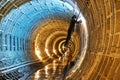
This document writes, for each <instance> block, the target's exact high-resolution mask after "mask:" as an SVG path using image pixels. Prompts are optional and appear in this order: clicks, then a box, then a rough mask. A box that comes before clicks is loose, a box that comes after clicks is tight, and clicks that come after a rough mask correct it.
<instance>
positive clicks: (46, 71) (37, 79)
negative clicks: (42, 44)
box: [27, 60, 66, 80]
mask: <svg viewBox="0 0 120 80" xmlns="http://www.w3.org/2000/svg"><path fill="white" fill-rule="evenodd" d="M65 65H66V63H65V61H64V62H62V61H58V60H54V61H53V62H52V63H50V64H48V65H46V66H45V67H44V68H42V69H39V70H38V71H36V72H35V73H34V74H32V75H31V76H29V77H28V78H27V80H62V76H63V75H62V74H63V71H64V67H65Z"/></svg>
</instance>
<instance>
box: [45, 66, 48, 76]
mask: <svg viewBox="0 0 120 80" xmlns="http://www.w3.org/2000/svg"><path fill="white" fill-rule="evenodd" d="M45 74H48V66H45Z"/></svg>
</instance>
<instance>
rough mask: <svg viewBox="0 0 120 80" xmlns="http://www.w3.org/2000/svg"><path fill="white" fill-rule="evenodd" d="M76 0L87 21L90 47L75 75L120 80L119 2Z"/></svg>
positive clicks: (103, 79)
mask: <svg viewBox="0 0 120 80" xmlns="http://www.w3.org/2000/svg"><path fill="white" fill-rule="evenodd" d="M76 1H77V2H78V4H79V6H80V9H81V12H82V13H83V14H84V16H85V18H86V20H87V24H88V31H89V45H88V46H89V47H88V51H87V54H88V55H87V56H86V59H85V60H84V64H83V66H82V67H81V70H80V71H79V73H80V74H78V76H75V80H79V79H83V80H119V79H120V76H119V75H120V37H119V36H120V34H119V33H120V27H119V24H120V21H119V20H120V1H119V0H85V1H84V0H76ZM76 75H77V74H76ZM80 75H81V77H80ZM78 77H79V79H78Z"/></svg>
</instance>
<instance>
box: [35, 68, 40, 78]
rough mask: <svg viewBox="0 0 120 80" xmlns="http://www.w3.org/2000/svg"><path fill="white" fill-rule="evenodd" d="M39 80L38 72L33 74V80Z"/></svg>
mask: <svg viewBox="0 0 120 80" xmlns="http://www.w3.org/2000/svg"><path fill="white" fill-rule="evenodd" d="M39 78H40V76H39V70H38V71H37V72H36V73H35V76H34V80H38V79H39Z"/></svg>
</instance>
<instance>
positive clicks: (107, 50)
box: [0, 0, 120, 80]
mask: <svg viewBox="0 0 120 80" xmlns="http://www.w3.org/2000/svg"><path fill="white" fill-rule="evenodd" d="M64 1H65V0H63V2H62V0H61V1H59V0H45V1H43V0H41V1H39V0H33V1H27V0H22V1H20V0H12V1H8V2H5V1H4V0H2V1H1V2H0V6H1V7H0V20H1V22H0V33H2V32H3V33H5V34H9V35H13V36H17V37H18V38H19V37H20V39H22V40H25V41H29V39H30V37H31V36H32V34H33V32H34V30H35V29H36V28H37V26H40V25H42V24H44V23H45V22H46V21H49V19H51V20H54V19H56V20H60V19H62V21H65V22H66V23H65V24H63V25H68V22H69V20H70V18H71V16H72V15H73V14H74V13H73V8H72V7H71V6H69V5H67V4H66V3H64ZM76 2H77V4H78V6H79V8H80V11H81V13H82V14H83V16H84V17H85V19H86V23H87V28H88V33H89V43H88V49H87V52H86V53H87V55H86V57H85V59H84V61H83V62H82V66H81V67H80V68H79V70H78V71H77V72H76V73H75V74H74V75H72V79H73V80H81V79H83V80H106V79H108V80H119V79H120V27H119V25H120V1H119V0H76ZM63 3H64V4H66V5H63ZM62 21H61V22H62ZM55 24H56V25H57V23H55ZM58 24H59V23H58ZM59 25H61V24H59ZM16 33H17V34H16ZM29 34H30V36H29ZM35 35H36V34H35ZM23 37H24V38H23ZM32 37H33V36H32ZM0 38H1V37H0ZM27 39H28V40H27ZM33 39H34V37H33ZM4 44H5V43H4ZM28 45H29V44H28ZM2 47H3V45H2V44H1V50H2ZM4 48H5V47H4ZM27 48H28V47H27ZM5 50H6V48H5ZM15 50H17V49H15ZM18 50H19V47H18ZM27 50H28V49H27ZM1 52H2V51H1ZM13 53H14V54H15V51H14V52H11V53H9V58H11V57H13V56H11V55H10V54H13ZM22 53H23V54H21V56H25V53H27V52H22ZM2 54H3V52H2ZM5 54H7V52H6V53H5ZM3 55H4V54H3ZM3 55H1V54H0V57H1V59H0V60H1V61H2V60H3V58H5V57H6V56H5V55H4V56H3ZM14 57H15V56H14ZM14 57H13V58H14ZM13 58H12V59H13ZM25 58H27V56H26V57H25ZM5 59H6V58H5ZM8 60H9V59H8ZM6 61H7V60H6ZM11 64H12V63H11ZM2 67H3V66H2ZM71 73H72V72H71ZM69 78H70V77H69Z"/></svg>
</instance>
